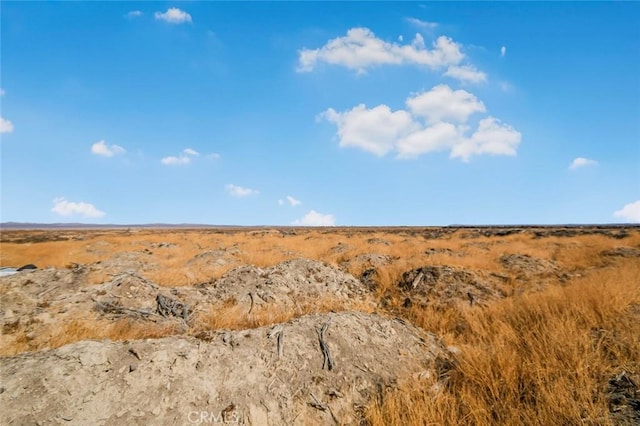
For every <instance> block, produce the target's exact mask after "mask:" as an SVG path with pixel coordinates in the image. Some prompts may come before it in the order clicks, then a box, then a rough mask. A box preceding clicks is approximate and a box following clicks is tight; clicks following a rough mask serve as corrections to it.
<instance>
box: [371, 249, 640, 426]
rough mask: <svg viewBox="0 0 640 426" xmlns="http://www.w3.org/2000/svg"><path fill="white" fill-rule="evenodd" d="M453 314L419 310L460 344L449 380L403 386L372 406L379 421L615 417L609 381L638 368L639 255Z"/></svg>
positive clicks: (426, 322) (594, 420)
mask: <svg viewBox="0 0 640 426" xmlns="http://www.w3.org/2000/svg"><path fill="white" fill-rule="evenodd" d="M445 316H448V317H449V318H448V320H447V319H445V320H443V319H442V318H438V317H437V316H435V315H433V313H430V312H426V313H425V315H424V316H422V317H421V315H420V313H416V312H413V315H412V317H414V319H415V320H417V322H419V323H421V324H420V325H421V326H423V327H425V328H427V329H429V330H432V331H435V332H437V333H440V334H442V335H445V336H447V340H448V343H449V344H455V345H456V346H457V347H458V348H459V349H460V356H459V360H458V363H457V364H456V365H455V366H453V368H452V369H451V371H449V372H448V379H447V380H448V382H447V386H445V387H444V388H442V389H440V390H439V391H433V390H432V389H430V387H429V383H423V382H421V381H419V380H416V381H413V382H410V383H406V384H404V386H402V387H401V388H400V389H398V390H396V391H394V392H391V393H389V394H386V395H385V396H384V397H383V398H382V399H381V400H378V401H376V402H375V403H374V404H372V405H371V406H370V407H369V408H368V411H367V416H368V419H369V421H370V423H371V425H372V426H376V425H407V424H469V425H489V424H500V425H522V424H563V425H571V424H576V425H579V424H609V423H610V420H609V417H608V413H609V410H608V405H607V404H608V401H607V399H606V397H605V393H604V392H605V387H606V384H607V381H608V379H610V378H611V377H612V376H613V375H614V374H616V373H619V372H620V371H623V370H625V371H627V372H630V373H635V374H638V373H640V342H639V341H638V336H640V264H638V262H637V261H636V262H633V261H628V262H624V263H623V264H620V265H619V266H618V267H611V268H607V269H605V270H601V271H598V272H595V273H593V274H592V275H590V276H589V277H586V278H583V279H580V280H578V281H576V282H574V283H572V284H570V285H568V286H566V287H561V286H553V287H548V288H547V289H545V291H544V292H541V293H536V294H527V295H524V296H522V297H517V298H509V299H504V300H502V301H499V302H496V303H494V304H493V305H490V306H488V307H487V308H485V309H482V310H467V311H462V312H458V313H455V314H452V313H451V312H448V313H445ZM460 322H463V323H464V327H459V325H458V323H460ZM585 422H586V423H585Z"/></svg>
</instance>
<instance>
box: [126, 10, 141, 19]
mask: <svg viewBox="0 0 640 426" xmlns="http://www.w3.org/2000/svg"><path fill="white" fill-rule="evenodd" d="M125 16H126V17H127V18H137V17H139V16H142V12H141V11H139V10H132V11H131V12H129V13H127V14H126V15H125Z"/></svg>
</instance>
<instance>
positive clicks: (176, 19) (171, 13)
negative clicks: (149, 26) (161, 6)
mask: <svg viewBox="0 0 640 426" xmlns="http://www.w3.org/2000/svg"><path fill="white" fill-rule="evenodd" d="M154 16H155V18H156V19H159V20H161V21H165V22H168V23H170V24H184V23H185V22H191V15H189V14H188V13H187V12H185V11H183V10H180V9H178V8H177V7H172V8H169V9H167V11H166V12H164V13H162V12H156V13H155V15H154Z"/></svg>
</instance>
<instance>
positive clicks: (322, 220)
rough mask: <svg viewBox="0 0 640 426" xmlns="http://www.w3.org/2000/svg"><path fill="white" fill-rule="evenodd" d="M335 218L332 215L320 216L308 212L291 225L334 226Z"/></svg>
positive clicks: (313, 212) (312, 211) (311, 211)
mask: <svg viewBox="0 0 640 426" xmlns="http://www.w3.org/2000/svg"><path fill="white" fill-rule="evenodd" d="M335 224H336V218H335V217H334V216H333V215H332V214H322V213H318V212H317V211H315V210H310V211H309V212H308V213H307V214H305V215H304V216H302V218H300V219H298V220H295V221H294V222H293V223H292V225H298V226H335Z"/></svg>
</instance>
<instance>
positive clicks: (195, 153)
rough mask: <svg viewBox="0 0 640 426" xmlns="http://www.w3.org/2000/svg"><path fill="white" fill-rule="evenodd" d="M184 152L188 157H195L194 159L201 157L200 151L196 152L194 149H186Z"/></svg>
mask: <svg viewBox="0 0 640 426" xmlns="http://www.w3.org/2000/svg"><path fill="white" fill-rule="evenodd" d="M182 152H184V153H185V154H187V155H191V156H194V157H197V156H198V155H200V153H199V152H198V151H196V150H194V149H191V148H186V149H185V150H184V151H182Z"/></svg>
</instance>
